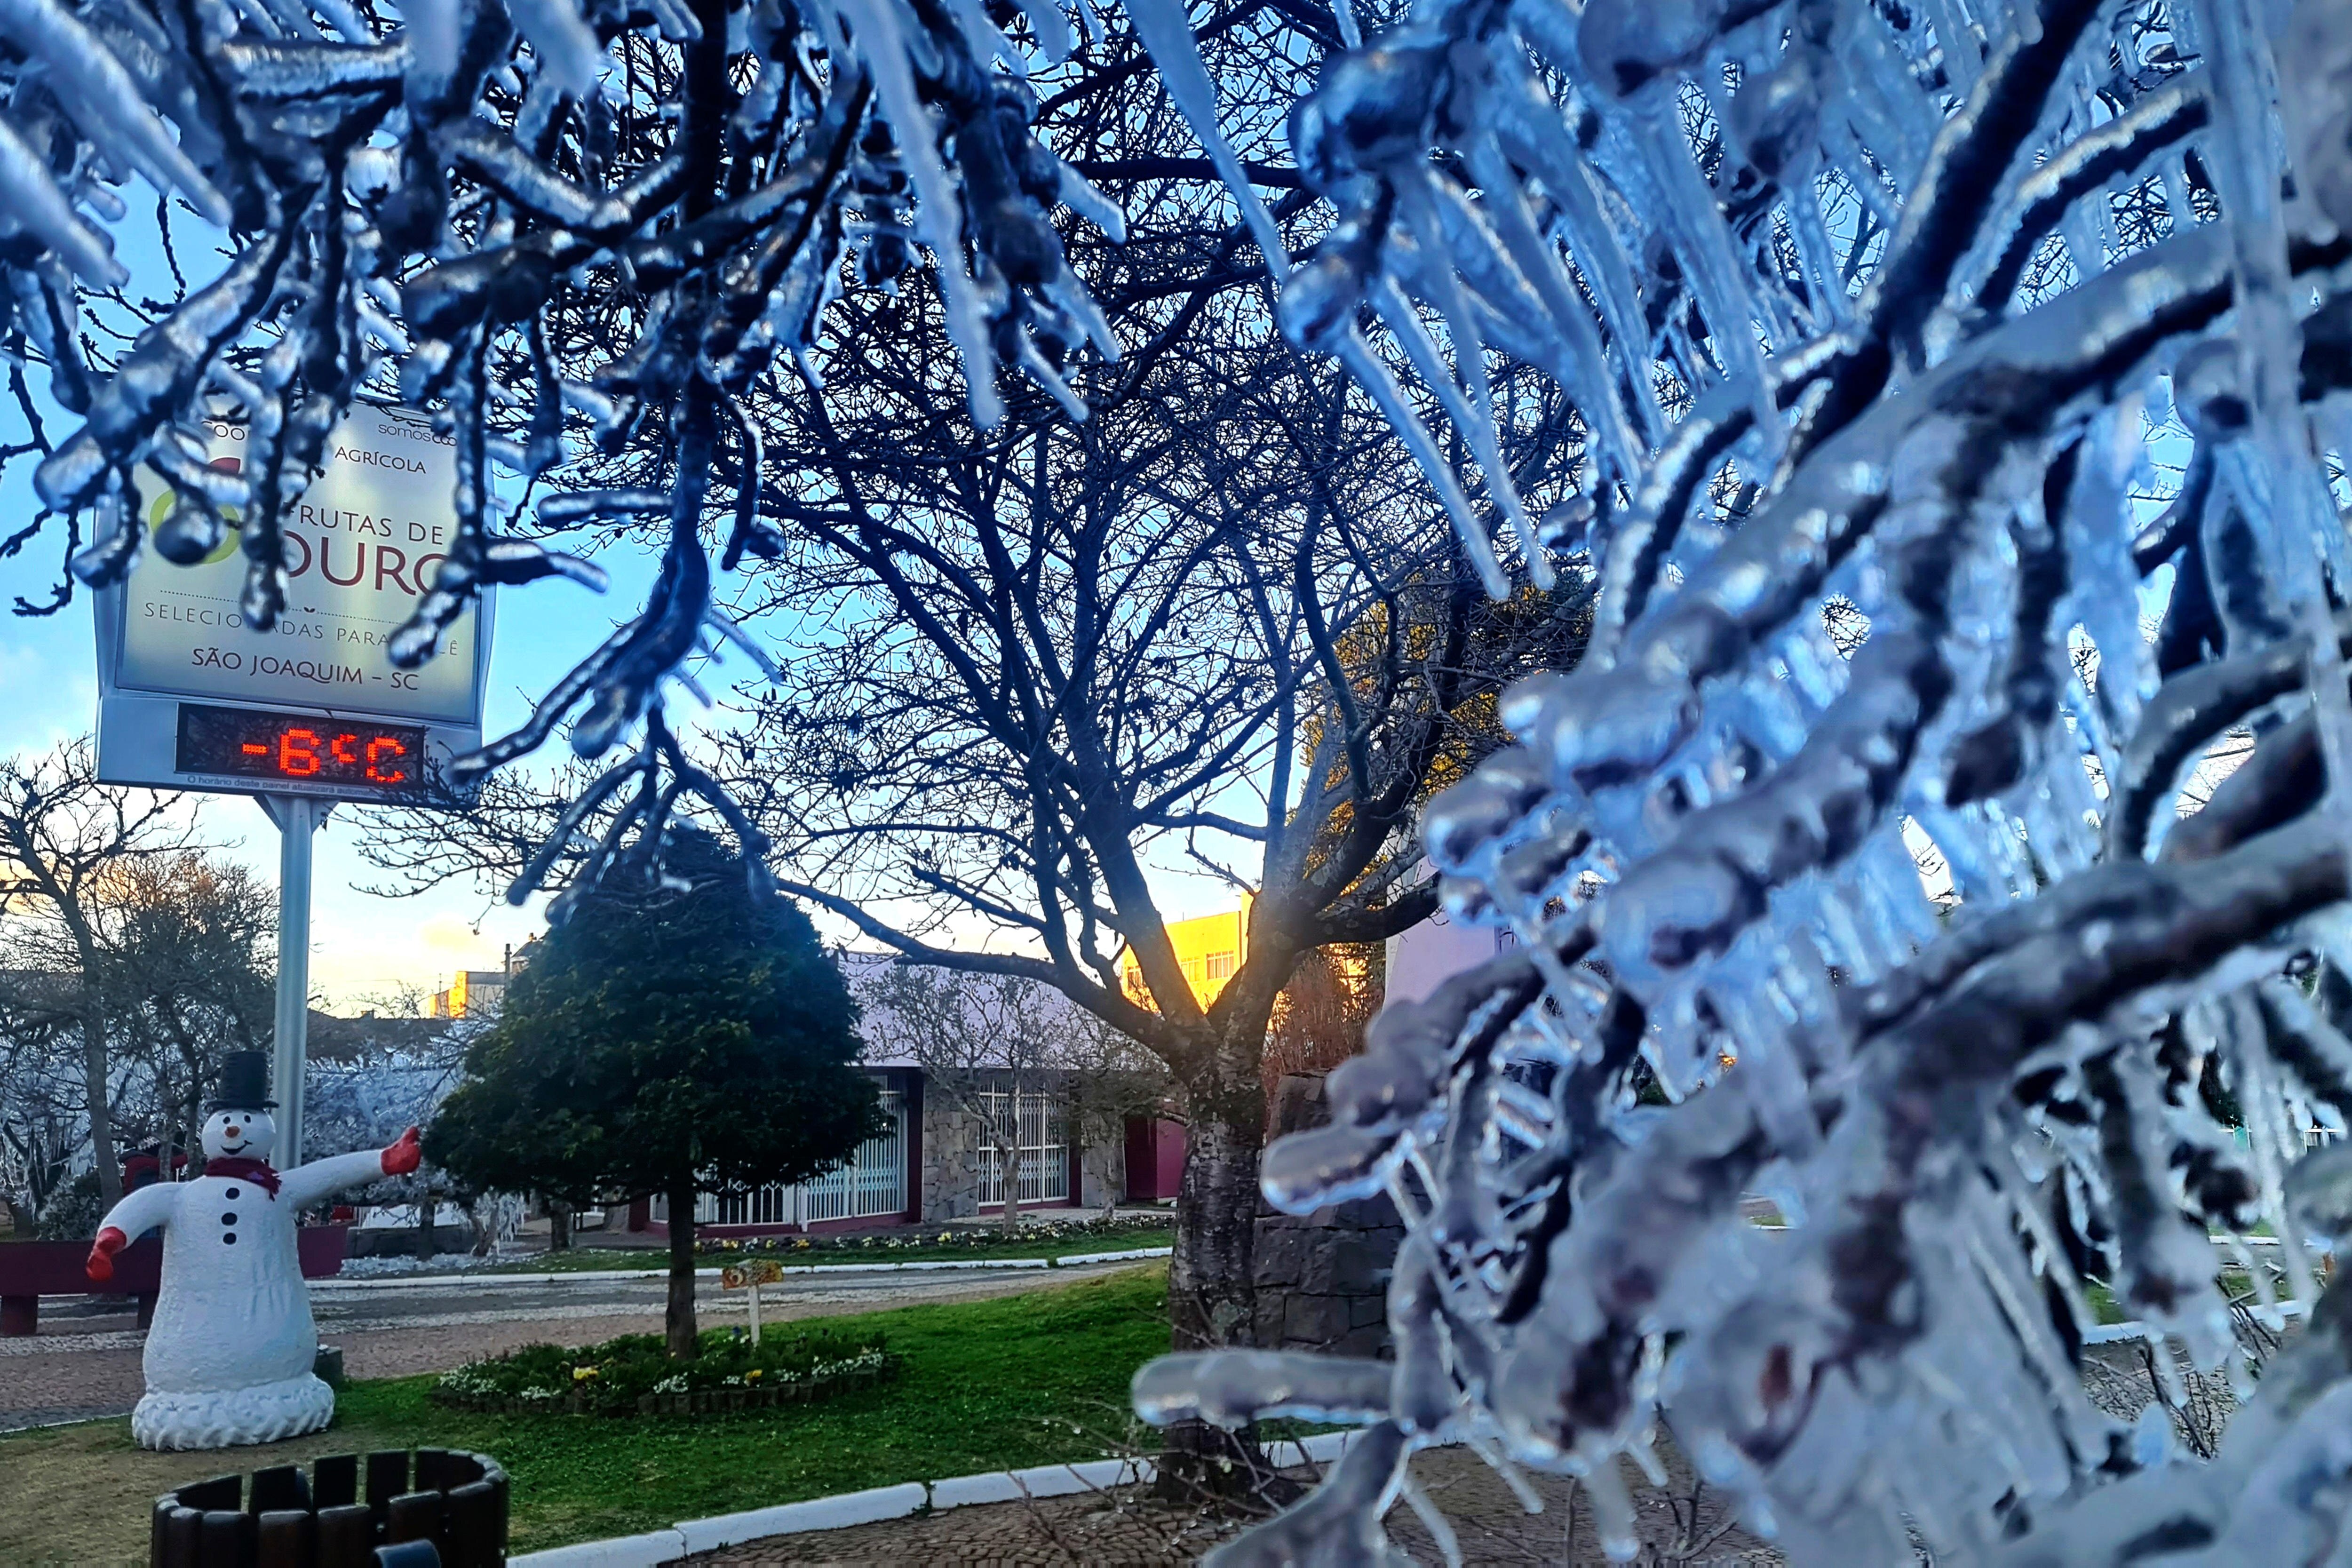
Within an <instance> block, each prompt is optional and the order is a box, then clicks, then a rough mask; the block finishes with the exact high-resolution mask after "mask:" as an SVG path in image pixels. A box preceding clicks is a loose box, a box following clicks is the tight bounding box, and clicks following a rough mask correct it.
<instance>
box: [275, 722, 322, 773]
mask: <svg viewBox="0 0 2352 1568" xmlns="http://www.w3.org/2000/svg"><path fill="white" fill-rule="evenodd" d="M318 771H319V731H316V730H285V731H279V733H278V772H279V773H284V774H285V775H286V776H287V777H288V778H289V779H307V778H309V777H310V776H311V775H312V774H314V773H317V772H318Z"/></svg>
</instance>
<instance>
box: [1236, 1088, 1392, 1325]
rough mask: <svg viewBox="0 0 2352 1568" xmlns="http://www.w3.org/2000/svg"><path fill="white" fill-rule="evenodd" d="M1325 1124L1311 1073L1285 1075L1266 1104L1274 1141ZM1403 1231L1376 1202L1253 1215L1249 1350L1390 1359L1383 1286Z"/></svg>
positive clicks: (1385, 1205) (1387, 1207)
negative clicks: (1253, 1314) (1253, 1335)
mask: <svg viewBox="0 0 2352 1568" xmlns="http://www.w3.org/2000/svg"><path fill="white" fill-rule="evenodd" d="M1329 1120H1330V1114H1329V1112H1328V1110H1327V1109H1326V1108H1325V1106H1324V1103H1323V1079H1322V1077H1321V1075H1320V1074H1293V1075H1291V1076H1289V1077H1286V1078H1285V1079H1283V1080H1282V1084H1281V1087H1280V1089H1278V1090H1277V1091H1276V1097H1275V1117H1274V1121H1275V1130H1276V1135H1277V1136H1279V1135H1280V1134H1282V1133H1285V1132H1295V1131H1299V1130H1301V1129H1303V1128H1307V1127H1316V1126H1320V1125H1321V1124H1322V1123H1324V1122H1325V1121H1329ZM1403 1241H1404V1226H1403V1224H1402V1222H1401V1221H1400V1220H1399V1219H1398V1217H1397V1212H1396V1205H1393V1204H1391V1202H1390V1201H1389V1200H1388V1199H1387V1198H1386V1197H1375V1198H1360V1199H1357V1200H1355V1201H1353V1202H1349V1203H1344V1204H1334V1205H1330V1206H1328V1207H1326V1208H1319V1209H1317V1210H1316V1211H1315V1212H1314V1213H1312V1214H1307V1215H1286V1214H1278V1213H1276V1212H1275V1211H1274V1210H1272V1209H1264V1210H1262V1211H1261V1212H1260V1214H1259V1215H1258V1220H1257V1242H1256V1287H1257V1322H1256V1328H1257V1342H1258V1344H1259V1345H1260V1346H1262V1347H1264V1348H1265V1349H1267V1350H1288V1351H1321V1352H1328V1353H1330V1354H1334V1355H1349V1356H1386V1355H1388V1354H1389V1353H1390V1344H1389V1327H1388V1287H1389V1274H1390V1271H1391V1269H1392V1268H1394V1267H1395V1266H1396V1255H1397V1248H1398V1247H1400V1246H1402V1244H1403Z"/></svg>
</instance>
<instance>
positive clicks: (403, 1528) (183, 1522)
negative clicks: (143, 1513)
mask: <svg viewBox="0 0 2352 1568" xmlns="http://www.w3.org/2000/svg"><path fill="white" fill-rule="evenodd" d="M412 1458H413V1459H414V1463H413V1465H412V1462H411V1461H412ZM362 1477H364V1478H365V1479H366V1481H367V1495H366V1497H365V1498H362V1497H361V1495H360V1481H361V1479H362ZM507 1500H508V1485H507V1473H506V1471H504V1470H503V1469H500V1468H499V1464H498V1461H497V1460H495V1459H493V1458H490V1457H489V1456H488V1454H467V1453H460V1452H458V1451H457V1450H456V1449H451V1448H419V1449H417V1450H416V1452H415V1455H414V1456H413V1457H412V1456H411V1455H410V1454H409V1453H408V1452H407V1451H406V1450H404V1449H399V1448H394V1449H391V1450H389V1451H386V1452H383V1453H375V1454H365V1455H361V1454H330V1455H326V1456H323V1457H321V1458H318V1459H314V1460H312V1461H311V1464H310V1474H309V1475H307V1476H306V1475H304V1474H303V1473H302V1468H301V1467H300V1466H299V1465H278V1466H276V1467H274V1468H269V1469H266V1470H256V1471H254V1472H253V1484H252V1486H251V1488H250V1489H247V1487H246V1485H245V1478H244V1477H243V1476H218V1477H215V1478H214V1479H211V1480H208V1481H196V1482H193V1483H191V1484H190V1485H187V1486H184V1487H180V1488H177V1489H173V1490H172V1491H168V1492H165V1493H164V1494H163V1496H162V1497H159V1498H157V1499H156V1500H155V1510H154V1519H153V1523H152V1529H151V1531H150V1533H149V1537H148V1546H147V1563H148V1568H214V1565H215V1564H219V1565H220V1568H376V1565H377V1564H378V1563H401V1564H404V1565H405V1564H407V1563H434V1562H437V1563H438V1564H439V1568H500V1565H501V1564H503V1563H505V1562H506V1560H507ZM426 1547H429V1548H430V1552H427V1551H425V1550H424V1548H426ZM395 1549H404V1550H395ZM379 1552H381V1556H380V1555H379Z"/></svg>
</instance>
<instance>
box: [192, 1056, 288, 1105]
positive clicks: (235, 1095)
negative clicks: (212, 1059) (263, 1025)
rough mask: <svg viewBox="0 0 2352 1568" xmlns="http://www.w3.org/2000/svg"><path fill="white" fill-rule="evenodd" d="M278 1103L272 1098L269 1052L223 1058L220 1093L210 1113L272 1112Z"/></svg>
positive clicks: (214, 1099)
mask: <svg viewBox="0 0 2352 1568" xmlns="http://www.w3.org/2000/svg"><path fill="white" fill-rule="evenodd" d="M277 1103H278V1102H277V1101H276V1100H272V1099H270V1098H269V1053H268V1051H231V1052H229V1053H228V1055H226V1056H225V1057H223V1058H221V1084H220V1092H219V1093H218V1094H216V1095H215V1096H213V1100H212V1103H211V1104H210V1105H208V1106H206V1107H205V1109H206V1110H268V1109H270V1108H271V1107H272V1106H274V1105H276V1104H277Z"/></svg>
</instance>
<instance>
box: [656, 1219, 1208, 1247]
mask: <svg viewBox="0 0 2352 1568" xmlns="http://www.w3.org/2000/svg"><path fill="white" fill-rule="evenodd" d="M1174 1223H1175V1221H1174V1219H1173V1218H1172V1217H1171V1216H1169V1215H1110V1216H1108V1217H1107V1218H1106V1217H1104V1216H1102V1215H1095V1216H1093V1217H1091V1218H1087V1219H1069V1220H1061V1219H1056V1220H1045V1221H1043V1222H1035V1221H1024V1222H1023V1224H1022V1226H1021V1229H1020V1230H1019V1232H1018V1233H1016V1234H1015V1235H1014V1236H1013V1237H1011V1238H1010V1239H1011V1240H1012V1242H1013V1243H1015V1244H1022V1245H1029V1244H1035V1243H1038V1242H1055V1241H1077V1240H1083V1239H1090V1238H1099V1239H1101V1240H1103V1241H1105V1242H1106V1243H1117V1242H1118V1241H1121V1240H1125V1239H1127V1238H1129V1237H1135V1236H1139V1235H1152V1234H1159V1233H1164V1232H1166V1231H1167V1230H1168V1229H1169V1227H1170V1226H1172V1225H1173V1224H1174ZM1007 1239H1008V1238H1007V1237H1006V1236H1005V1234H1004V1227H1003V1226H1001V1225H995V1224H990V1225H986V1226H981V1225H972V1226H960V1227H956V1228H951V1229H945V1230H894V1231H865V1232H856V1233H852V1234H849V1235H845V1236H755V1237H746V1238H742V1239H727V1240H718V1241H698V1242H696V1243H695V1244H694V1250H695V1252H696V1253H697V1254H698V1256H701V1257H704V1258H732V1257H738V1256H741V1255H745V1254H748V1255H750V1256H751V1257H754V1258H792V1257H798V1256H802V1255H806V1254H812V1253H824V1254H831V1253H843V1252H852V1253H891V1252H916V1251H921V1252H927V1253H938V1252H958V1251H965V1250H969V1251H973V1252H980V1251H983V1250H989V1249H995V1248H1002V1247H1004V1246H1005V1245H1006V1244H1007Z"/></svg>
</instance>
